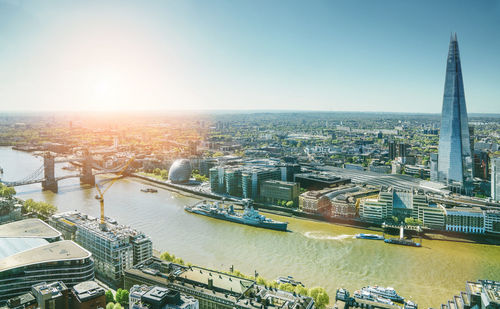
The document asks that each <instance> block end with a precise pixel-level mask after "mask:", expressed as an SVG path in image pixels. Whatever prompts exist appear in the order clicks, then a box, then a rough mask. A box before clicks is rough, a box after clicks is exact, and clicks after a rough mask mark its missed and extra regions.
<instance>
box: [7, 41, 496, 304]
mask: <svg viewBox="0 0 500 309" xmlns="http://www.w3.org/2000/svg"><path fill="white" fill-rule="evenodd" d="M68 117H69V118H68ZM117 117H118V118H119V117H123V119H118V120H116V121H115V122H108V121H106V120H104V119H99V117H95V118H93V117H92V115H90V116H89V115H71V116H67V115H64V116H61V115H58V114H54V115H46V116H26V115H22V114H19V115H16V114H2V115H1V116H0V141H1V145H2V146H5V147H11V148H12V149H10V148H9V151H22V152H29V153H32V154H33V156H36V157H40V158H42V160H43V165H41V166H40V167H39V168H38V169H36V170H33V171H31V172H30V174H29V175H8V176H9V177H8V179H4V178H5V177H3V176H2V175H0V176H1V177H0V178H1V182H2V184H1V188H0V195H1V198H0V224H1V225H0V301H1V302H0V308H121V306H124V307H126V308H185V309H199V308H201V309H215V308H221V309H222V308H242V309H243V308H245V309H246V308H248V309H250V308H289V309H313V308H325V307H332V308H339V307H340V308H349V307H360V308H384V309H398V308H405V309H415V308H418V304H416V303H415V302H413V301H412V300H410V299H409V298H408V297H409V296H410V295H407V296H400V295H398V293H397V292H396V291H395V290H394V289H392V288H389V287H379V286H376V285H375V283H374V285H373V286H369V287H362V286H359V290H358V291H353V293H351V292H350V291H348V290H347V289H345V288H343V287H338V289H337V292H336V294H335V295H328V294H327V293H326V291H325V289H324V288H321V287H317V288H309V287H305V286H304V285H303V284H302V283H301V282H298V281H296V280H295V279H294V278H293V277H291V276H290V277H280V278H277V279H276V280H271V281H269V280H267V279H264V278H263V277H261V276H260V275H259V274H258V273H257V271H255V274H250V275H244V274H241V273H239V272H236V271H234V269H233V268H232V267H231V270H230V271H229V272H227V271H226V270H224V271H223V270H222V269H219V270H217V269H209V268H206V267H204V266H203V265H192V264H189V263H185V262H184V261H183V260H182V259H178V258H174V257H172V256H171V255H170V254H168V253H161V252H156V251H155V250H154V248H155V245H154V243H153V241H152V240H151V236H150V235H146V234H145V233H143V232H141V231H138V230H136V229H135V228H134V227H130V226H126V225H122V224H120V223H119V222H117V221H116V220H114V219H112V218H111V217H109V216H105V197H104V196H105V193H106V192H107V190H108V189H110V190H111V191H112V190H113V188H112V187H111V185H113V183H114V182H115V181H116V179H115V178H113V179H112V180H109V181H108V182H106V183H105V184H103V183H102V182H101V183H100V185H101V186H107V187H105V188H106V189H104V188H102V187H100V186H99V184H98V181H96V178H97V179H100V177H101V176H100V175H101V174H105V175H117V177H118V178H122V177H127V178H131V179H140V180H141V181H145V182H146V183H149V184H154V185H155V187H154V188H147V189H143V190H142V191H143V193H156V192H157V191H158V189H156V188H159V189H160V190H164V189H166V190H175V191H176V192H182V193H185V194H190V195H192V196H195V197H196V198H197V199H198V200H203V201H204V202H202V204H201V205H202V206H198V207H201V208H199V209H198V210H200V209H201V210H200V211H198V214H200V213H201V214H203V215H208V216H210V217H212V218H216V219H222V220H225V221H233V222H235V221H237V222H238V223H243V224H246V225H250V226H254V227H262V228H269V226H272V224H269V223H276V222H278V221H276V220H273V219H270V218H267V217H266V216H267V214H270V215H284V216H289V217H292V216H293V217H295V218H299V219H304V220H306V219H307V220H315V221H325V222H329V223H331V224H333V225H342V226H348V227H354V228H360V229H366V230H369V231H374V233H377V234H367V233H366V234H365V233H360V234H357V235H356V238H359V239H372V240H378V239H380V240H384V242H385V243H387V245H391V244H396V245H407V246H408V245H409V246H413V247H425V245H426V241H427V240H431V241H432V240H443V241H460V242H469V243H481V244H485V245H491V246H498V245H499V244H500V150H499V142H500V117H498V116H494V115H491V116H489V115H483V116H474V117H469V116H468V114H467V110H466V104H465V94H464V85H463V79H462V70H461V62H460V55H459V49H458V39H457V35H456V34H453V35H452V37H451V40H450V45H449V54H448V58H447V69H446V77H445V88H444V96H443V108H442V114H441V117H439V116H437V115H427V114H421V115H409V114H370V113H349V114H347V113H333V112H332V113H327V112H325V113H320V112H307V113H265V112H263V113H248V114H223V113H221V114H214V115H207V114H199V115H198V114H197V115H190V116H185V115H184V116H179V115H177V116H169V115H145V114H143V115H136V116H127V115H123V116H117ZM68 119H71V120H68ZM125 121H126V122H127V123H126V125H124V123H125ZM3 164H4V162H3V158H0V172H1V173H2V174H6V175H7V172H8V169H9V167H8V166H2V165H3ZM18 164H23V163H22V162H18ZM58 166H59V167H61V166H62V168H61V169H64V170H65V172H66V173H65V174H59V173H60V169H59V168H57V167H58ZM69 178H78V179H79V180H80V183H81V186H82V187H87V188H89V187H90V188H92V187H93V186H96V190H97V194H96V195H95V197H92V198H94V199H95V203H96V205H97V203H98V202H99V203H100V206H101V217H100V218H97V217H93V216H92V215H90V214H87V213H84V212H83V211H82V209H80V207H79V205H78V203H77V202H75V204H74V207H75V209H76V210H75V211H70V212H60V211H58V210H57V208H56V207H55V206H54V205H50V204H49V203H46V202H37V201H33V200H24V199H21V198H19V197H18V196H17V197H16V188H18V187H21V186H25V185H31V184H38V183H40V184H41V187H42V189H43V190H47V191H53V192H54V193H55V194H57V192H58V191H59V190H60V185H59V182H61V181H62V180H65V179H69ZM143 193H140V194H143ZM131 194H133V193H131ZM185 206H186V208H185V209H186V210H192V207H193V205H185ZM190 207H191V208H190ZM250 208H251V209H250ZM254 208H255V209H254ZM242 211H243V212H242ZM235 218H236V219H238V220H236V219H235ZM252 220H253V221H252ZM264 223H268V225H266V224H264ZM227 224H233V223H229V222H228V223H227ZM282 226H283V225H282ZM282 226H281V227H282ZM284 226H286V225H284ZM271 229H272V228H271ZM276 230H278V229H276ZM285 230H286V228H285ZM273 232H274V231H273ZM380 234H381V235H380ZM164 236H165V237H168V235H164ZM398 236H399V238H398ZM360 241H361V240H360ZM409 249H410V248H409ZM411 249H412V250H423V249H417V248H411ZM497 262H498V261H497ZM276 267H279V265H276ZM498 279H499V278H471V279H470V281H468V282H464V285H465V288H466V291H465V292H459V291H457V295H456V296H453V295H449V298H450V300H449V301H448V302H447V303H444V304H441V305H439V304H436V305H435V306H436V308H437V306H440V308H442V309H470V308H500V281H498ZM408 280H411V278H409V279H408ZM115 303H116V304H117V305H116V304H115ZM109 304H111V306H113V307H110V306H109ZM115 305H116V306H115Z"/></svg>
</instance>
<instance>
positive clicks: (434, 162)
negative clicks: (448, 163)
mask: <svg viewBox="0 0 500 309" xmlns="http://www.w3.org/2000/svg"><path fill="white" fill-rule="evenodd" d="M429 161H430V164H431V170H430V176H431V181H436V182H438V181H439V177H438V175H439V171H438V154H437V153H431V155H430V160H429Z"/></svg>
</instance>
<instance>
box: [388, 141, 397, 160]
mask: <svg viewBox="0 0 500 309" xmlns="http://www.w3.org/2000/svg"><path fill="white" fill-rule="evenodd" d="M388 155H389V159H390V160H394V159H396V156H397V151H396V142H395V141H392V140H391V141H389V153H388Z"/></svg>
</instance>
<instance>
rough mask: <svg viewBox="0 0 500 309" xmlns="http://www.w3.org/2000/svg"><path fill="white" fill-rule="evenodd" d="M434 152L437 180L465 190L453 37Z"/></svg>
mask: <svg viewBox="0 0 500 309" xmlns="http://www.w3.org/2000/svg"><path fill="white" fill-rule="evenodd" d="M438 152H439V154H438V164H437V165H438V166H437V168H438V173H437V174H438V175H437V176H438V181H440V182H444V183H447V184H450V185H455V186H456V185H458V186H460V187H461V188H462V189H465V191H469V190H470V188H468V187H470V185H471V184H472V155H471V145H470V139H469V123H468V120H467V108H466V107H465V94H464V83H463V80H462V68H461V65H460V54H459V52H458V42H457V35H456V34H453V35H452V36H451V39H450V49H449V52H448V61H447V64H446V80H445V84H444V97H443V109H442V113H441V131H440V133H439V151H438ZM466 193H468V192H466Z"/></svg>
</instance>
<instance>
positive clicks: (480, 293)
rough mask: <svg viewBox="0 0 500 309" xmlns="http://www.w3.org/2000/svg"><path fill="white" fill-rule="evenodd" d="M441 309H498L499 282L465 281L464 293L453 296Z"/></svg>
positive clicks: (499, 296)
mask: <svg viewBox="0 0 500 309" xmlns="http://www.w3.org/2000/svg"><path fill="white" fill-rule="evenodd" d="M441 308H442V309H476V308H477V309H498V308H500V282H499V281H493V280H478V281H477V282H471V281H467V282H466V284H465V291H464V292H461V293H460V294H458V295H455V296H454V297H453V298H452V299H451V300H449V301H448V302H447V303H445V304H442V305H441Z"/></svg>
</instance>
